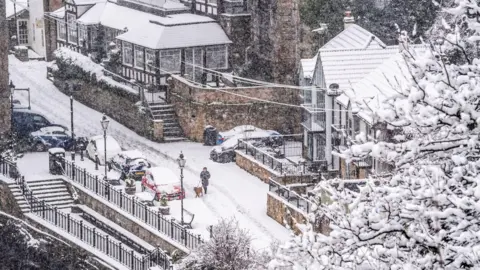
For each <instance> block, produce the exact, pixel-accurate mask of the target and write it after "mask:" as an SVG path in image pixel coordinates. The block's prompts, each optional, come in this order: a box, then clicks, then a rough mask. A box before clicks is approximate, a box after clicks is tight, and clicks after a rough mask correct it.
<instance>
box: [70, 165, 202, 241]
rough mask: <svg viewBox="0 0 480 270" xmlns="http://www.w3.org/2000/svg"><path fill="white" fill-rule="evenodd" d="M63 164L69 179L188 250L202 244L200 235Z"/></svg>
mask: <svg viewBox="0 0 480 270" xmlns="http://www.w3.org/2000/svg"><path fill="white" fill-rule="evenodd" d="M63 162H65V175H66V176H67V177H68V178H69V179H71V180H73V181H75V182H77V183H79V184H81V185H82V186H83V187H85V188H86V189H88V190H90V191H92V192H94V193H95V194H97V195H98V196H100V197H102V198H104V199H106V200H107V201H109V202H110V203H112V204H114V205H116V206H117V207H119V208H120V209H122V210H124V211H125V212H127V213H128V214H130V215H132V216H134V217H136V218H138V219H139V220H140V221H143V222H144V223H145V224H147V225H148V226H150V227H152V228H154V229H156V230H157V231H159V232H161V233H163V234H164V235H166V236H168V237H170V238H171V239H173V240H175V241H176V242H178V243H179V244H181V245H183V246H185V247H186V248H188V249H195V248H197V247H198V246H199V245H201V244H203V243H204V241H203V239H202V238H201V236H200V235H194V234H192V233H191V232H189V231H187V229H186V228H185V227H184V226H182V225H180V224H179V223H178V222H176V221H175V220H174V219H170V220H169V219H167V218H165V217H164V216H163V215H162V214H161V213H160V211H154V210H151V209H150V208H149V207H148V206H147V205H146V204H144V203H142V202H140V201H138V200H136V199H135V197H134V196H133V197H130V196H129V195H127V194H125V193H124V192H123V191H122V190H117V189H115V188H113V187H112V186H111V185H109V184H108V183H107V182H105V181H104V180H102V179H99V178H98V176H94V175H92V174H90V173H89V172H87V171H86V169H84V168H80V167H78V166H75V164H74V163H71V162H69V161H68V160H65V159H62V163H63Z"/></svg>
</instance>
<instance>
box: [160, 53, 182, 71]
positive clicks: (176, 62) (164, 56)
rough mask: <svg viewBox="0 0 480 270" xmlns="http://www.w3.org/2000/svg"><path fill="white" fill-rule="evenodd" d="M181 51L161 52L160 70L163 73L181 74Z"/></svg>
mask: <svg viewBox="0 0 480 270" xmlns="http://www.w3.org/2000/svg"><path fill="white" fill-rule="evenodd" d="M180 62H181V58H180V50H165V51H160V69H162V70H161V71H162V72H165V71H167V72H177V73H178V72H180Z"/></svg>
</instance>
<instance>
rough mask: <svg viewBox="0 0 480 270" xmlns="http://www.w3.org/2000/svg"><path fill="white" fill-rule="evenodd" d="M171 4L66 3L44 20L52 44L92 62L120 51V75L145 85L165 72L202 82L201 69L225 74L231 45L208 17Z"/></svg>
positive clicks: (128, 0)
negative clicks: (52, 29) (50, 27)
mask: <svg viewBox="0 0 480 270" xmlns="http://www.w3.org/2000/svg"><path fill="white" fill-rule="evenodd" d="M189 12H190V9H189V8H188V7H187V6H185V5H184V4H182V3H180V2H175V1H170V0H166V1H158V2H151V1H144V0H118V1H116V2H113V1H106V0H67V1H66V2H65V7H63V8H60V9H58V10H56V11H54V12H51V13H48V14H47V16H48V17H51V18H54V19H55V20H56V30H57V31H56V33H57V34H56V38H57V40H56V46H57V47H68V48H70V49H72V50H74V51H77V52H81V53H84V54H89V53H91V54H93V56H94V57H96V58H97V60H100V59H102V58H105V57H106V53H107V50H108V47H109V46H111V45H113V44H115V45H116V47H117V49H119V50H120V52H121V54H122V57H121V68H120V70H119V72H120V73H121V75H122V76H124V77H126V78H128V79H134V80H136V81H138V82H141V83H144V84H152V85H165V83H166V80H165V79H166V77H167V76H168V75H169V74H182V75H185V76H186V78H188V79H190V80H192V81H195V82H202V83H204V84H205V83H206V82H208V81H212V80H214V78H213V77H212V76H210V77H208V76H207V75H206V72H205V71H204V69H205V68H208V69H214V70H218V71H225V70H228V68H229V65H228V47H229V44H230V43H232V42H231V41H230V39H229V38H228V36H227V35H226V34H225V32H224V31H223V29H222V27H221V26H220V25H219V24H218V22H217V21H215V20H214V19H213V18H211V17H208V16H201V15H196V14H191V13H189Z"/></svg>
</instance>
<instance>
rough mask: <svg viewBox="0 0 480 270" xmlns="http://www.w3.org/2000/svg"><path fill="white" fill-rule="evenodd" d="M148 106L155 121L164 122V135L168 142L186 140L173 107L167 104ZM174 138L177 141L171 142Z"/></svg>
mask: <svg viewBox="0 0 480 270" xmlns="http://www.w3.org/2000/svg"><path fill="white" fill-rule="evenodd" d="M148 106H149V108H150V113H151V114H152V118H153V120H162V121H163V135H164V137H165V141H166V142H170V141H182V140H185V139H184V138H183V131H182V128H181V127H180V124H179V123H178V119H177V115H176V114H175V109H174V107H173V105H171V104H165V103H149V105H148ZM172 137H173V138H176V139H174V140H169V138H172ZM178 138H182V139H178Z"/></svg>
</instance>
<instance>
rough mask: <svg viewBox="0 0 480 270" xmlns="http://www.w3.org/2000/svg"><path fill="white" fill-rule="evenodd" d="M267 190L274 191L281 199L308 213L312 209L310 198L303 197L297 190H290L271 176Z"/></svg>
mask: <svg viewBox="0 0 480 270" xmlns="http://www.w3.org/2000/svg"><path fill="white" fill-rule="evenodd" d="M268 190H269V191H270V192H274V193H276V194H277V195H278V196H280V197H281V198H282V199H285V200H286V201H287V202H288V203H290V204H292V205H293V206H296V207H297V208H298V209H301V210H303V211H304V212H306V213H310V211H312V204H313V203H312V202H311V201H310V200H308V199H306V198H304V197H303V196H301V195H299V194H298V193H297V192H295V191H293V190H290V189H289V188H287V187H285V186H283V185H281V184H280V183H278V182H276V181H275V180H273V179H271V178H270V180H269V181H268Z"/></svg>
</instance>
